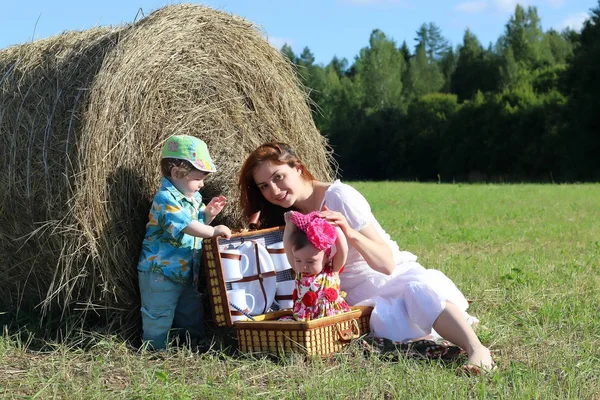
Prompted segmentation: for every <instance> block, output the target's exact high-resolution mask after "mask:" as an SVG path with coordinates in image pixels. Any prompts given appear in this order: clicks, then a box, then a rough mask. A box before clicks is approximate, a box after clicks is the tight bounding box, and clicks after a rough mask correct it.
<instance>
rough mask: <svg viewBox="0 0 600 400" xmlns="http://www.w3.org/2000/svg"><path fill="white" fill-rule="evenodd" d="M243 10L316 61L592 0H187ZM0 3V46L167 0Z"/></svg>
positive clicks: (497, 28) (571, 11) (562, 18)
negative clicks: (425, 28)
mask: <svg viewBox="0 0 600 400" xmlns="http://www.w3.org/2000/svg"><path fill="white" fill-rule="evenodd" d="M192 2H193V3H198V4H205V5H208V6H210V7H213V8H216V9H219V10H223V11H226V12H230V13H233V14H236V15H239V16H242V17H244V18H246V19H248V20H250V21H252V22H254V23H256V24H257V25H259V26H261V27H262V29H263V31H264V33H265V36H266V37H267V38H268V39H269V41H270V42H271V43H272V44H273V45H274V46H276V47H277V48H280V47H281V45H282V44H283V43H286V42H287V43H288V44H290V45H291V46H292V48H293V50H294V52H295V53H297V54H298V53H300V51H301V50H302V49H303V48H304V47H305V46H308V47H309V48H310V49H311V51H312V52H313V53H314V55H315V58H316V60H317V62H319V63H324V64H326V63H328V62H329V61H331V59H332V57H333V56H334V55H337V56H338V57H340V58H342V57H345V58H347V59H348V61H350V62H352V60H353V59H354V57H355V56H356V55H357V54H358V52H359V50H360V49H361V48H362V47H365V46H366V45H367V44H368V39H369V35H370V33H371V31H372V30H373V29H376V28H377V29H380V30H382V31H383V32H384V33H385V34H386V35H387V36H388V37H392V38H393V39H394V40H396V42H397V43H398V44H400V43H402V41H403V40H406V42H407V43H408V44H409V46H410V47H411V48H413V47H414V44H415V41H414V38H415V31H416V30H417V29H418V28H419V26H420V25H421V24H422V23H424V22H430V21H433V22H435V23H436V24H437V25H438V26H439V27H440V28H441V29H442V33H443V34H444V36H445V37H446V38H448V39H449V40H450V42H451V43H452V44H453V45H454V46H456V45H457V44H460V43H461V41H462V36H463V34H464V31H465V29H466V28H467V27H469V28H470V29H471V31H473V32H474V33H475V34H476V35H477V37H478V38H479V40H480V41H481V42H482V43H483V44H484V45H487V44H489V43H490V42H495V41H496V39H497V38H498V37H499V36H500V35H501V34H502V32H503V30H504V25H505V24H506V22H507V21H508V19H509V17H510V15H511V14H512V12H513V11H514V7H515V5H516V4H517V3H520V4H523V5H533V6H536V7H537V8H538V13H539V15H540V17H541V20H542V26H543V28H544V29H545V30H547V29H549V28H555V29H558V30H562V29H563V28H565V27H567V26H570V27H572V28H574V29H578V28H580V26H581V24H582V23H583V21H584V19H585V18H586V17H587V15H588V14H589V10H590V9H591V8H596V7H598V0H527V1H516V0H462V1H461V0H321V1H318V0H297V1H291V0H210V1H209V0H207V1H192ZM3 3H4V4H2V7H0V49H2V48H4V47H7V46H10V45H13V44H18V43H24V42H27V41H30V40H32V39H41V38H45V37H48V36H53V35H56V34H59V33H60V32H62V31H65V30H81V29H88V28H91V27H94V26H98V25H103V26H104V25H120V24H123V23H128V22H132V21H133V20H134V19H135V17H136V14H137V13H138V10H139V9H140V8H141V9H142V10H143V12H144V13H145V14H146V15H147V14H148V13H150V12H151V11H152V10H155V9H157V8H160V7H162V6H164V5H166V4H173V3H179V2H176V1H167V0H91V1H87V0H30V1H28V0H7V1H5V2H3Z"/></svg>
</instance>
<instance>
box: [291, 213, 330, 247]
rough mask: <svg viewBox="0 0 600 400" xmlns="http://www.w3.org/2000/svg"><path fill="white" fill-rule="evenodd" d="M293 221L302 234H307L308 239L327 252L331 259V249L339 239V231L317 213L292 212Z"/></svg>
mask: <svg viewBox="0 0 600 400" xmlns="http://www.w3.org/2000/svg"><path fill="white" fill-rule="evenodd" d="M290 213H291V216H290V218H291V221H292V222H293V223H294V225H296V226H297V227H298V228H299V229H300V230H302V232H304V233H306V237H307V238H308V240H309V241H310V242H311V243H312V245H313V246H315V247H316V248H317V249H319V250H323V251H325V254H326V255H327V256H328V257H329V254H330V253H331V247H332V246H333V244H334V243H335V240H336V239H337V231H336V229H335V228H334V227H333V226H331V225H330V224H329V223H328V222H327V221H325V220H324V219H323V218H321V217H319V216H318V213H317V212H316V211H313V212H310V213H308V214H302V213H300V212H297V211H290Z"/></svg>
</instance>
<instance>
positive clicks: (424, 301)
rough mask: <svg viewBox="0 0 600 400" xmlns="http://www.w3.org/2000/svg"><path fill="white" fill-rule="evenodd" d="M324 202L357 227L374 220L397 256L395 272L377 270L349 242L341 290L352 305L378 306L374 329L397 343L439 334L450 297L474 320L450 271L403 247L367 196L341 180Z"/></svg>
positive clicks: (475, 320)
mask: <svg viewBox="0 0 600 400" xmlns="http://www.w3.org/2000/svg"><path fill="white" fill-rule="evenodd" d="M323 205H325V206H327V208H328V209H330V210H334V211H338V212H340V213H342V214H343V215H344V216H345V217H346V219H347V220H348V224H349V225H350V226H351V227H352V228H354V229H356V230H357V231H360V230H362V229H363V228H365V227H366V226H367V224H368V223H372V224H373V225H374V227H375V229H377V231H378V232H379V234H380V235H381V237H382V238H383V239H384V240H385V241H386V242H387V243H388V245H389V246H390V248H391V249H392V252H393V254H394V260H395V263H396V269H395V270H394V272H393V273H392V274H391V275H385V274H382V273H380V272H377V271H375V270H373V269H372V268H371V267H369V265H368V264H367V263H366V261H365V260H364V258H363V257H362V256H361V255H360V254H359V253H358V251H357V250H356V249H355V248H354V247H352V246H349V247H350V248H349V250H348V260H347V262H346V265H345V267H344V270H343V272H342V273H341V274H340V279H341V289H342V290H343V291H345V292H346V293H347V297H346V301H347V302H348V303H349V304H350V305H360V306H372V307H374V308H373V313H372V314H371V332H372V333H374V334H375V335H376V336H380V337H385V338H388V339H391V340H394V341H407V340H411V339H416V338H420V337H423V336H427V335H433V337H434V338H439V335H437V333H436V332H435V331H434V330H433V328H432V325H433V323H434V321H435V320H436V319H437V317H438V316H439V315H440V313H441V312H442V310H443V309H444V305H445V302H446V301H449V302H451V303H453V304H454V305H456V306H457V307H458V308H459V310H461V311H463V312H464V313H465V319H466V320H467V321H469V322H470V323H473V322H477V319H476V318H474V317H471V316H470V315H469V314H467V313H466V310H467V308H468V306H469V304H468V302H467V300H466V299H465V297H464V296H463V294H462V293H461V292H460V290H458V288H457V287H456V285H454V283H453V282H452V281H451V280H450V279H449V278H448V277H447V276H446V275H444V273H442V272H440V271H438V270H434V269H425V268H423V266H421V264H419V263H417V262H416V261H417V256H415V255H414V254H412V253H410V252H408V251H400V249H399V248H398V244H397V243H396V242H395V241H393V240H391V238H390V236H389V235H388V234H387V233H386V232H385V231H384V230H383V228H382V227H381V225H379V222H377V220H376V219H375V217H374V216H373V213H372V212H371V206H370V205H369V203H368V202H367V200H366V199H365V198H364V197H363V195H361V194H360V193H359V192H358V191H357V190H356V189H354V188H353V187H351V186H349V185H346V184H345V183H342V182H340V181H339V180H336V181H335V182H333V183H332V184H331V186H330V187H329V188H328V189H327V191H326V193H325V197H324V199H323V203H322V204H321V208H322V207H323Z"/></svg>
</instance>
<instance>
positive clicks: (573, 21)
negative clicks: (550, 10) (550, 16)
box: [556, 13, 590, 32]
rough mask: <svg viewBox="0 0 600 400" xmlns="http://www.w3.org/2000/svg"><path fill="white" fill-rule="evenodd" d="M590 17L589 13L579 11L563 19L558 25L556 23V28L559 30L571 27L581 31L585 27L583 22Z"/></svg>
mask: <svg viewBox="0 0 600 400" xmlns="http://www.w3.org/2000/svg"><path fill="white" fill-rule="evenodd" d="M589 18H590V15H589V14H588V13H579V14H574V15H570V16H568V17H567V18H565V19H563V20H562V21H561V22H560V23H559V24H558V25H556V29H557V30H558V31H562V30H563V29H565V28H571V29H573V30H574V31H577V32H579V31H580V30H581V28H582V27H583V23H584V22H585V21H586V20H588V19H589Z"/></svg>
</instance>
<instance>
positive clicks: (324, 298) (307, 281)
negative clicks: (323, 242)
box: [292, 262, 350, 321]
mask: <svg viewBox="0 0 600 400" xmlns="http://www.w3.org/2000/svg"><path fill="white" fill-rule="evenodd" d="M292 299H293V301H294V306H293V309H292V310H293V313H294V314H293V318H294V319H295V320H296V321H310V320H312V319H317V318H321V317H328V316H331V315H336V314H340V313H343V312H347V311H350V306H349V305H348V303H346V300H344V298H343V297H342V296H341V291H340V275H339V273H337V272H333V270H332V264H331V262H329V263H328V264H327V265H326V266H325V267H324V268H323V271H321V272H320V273H319V274H317V275H310V276H305V275H303V274H301V273H298V272H297V273H296V289H294V293H293V295H292Z"/></svg>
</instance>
